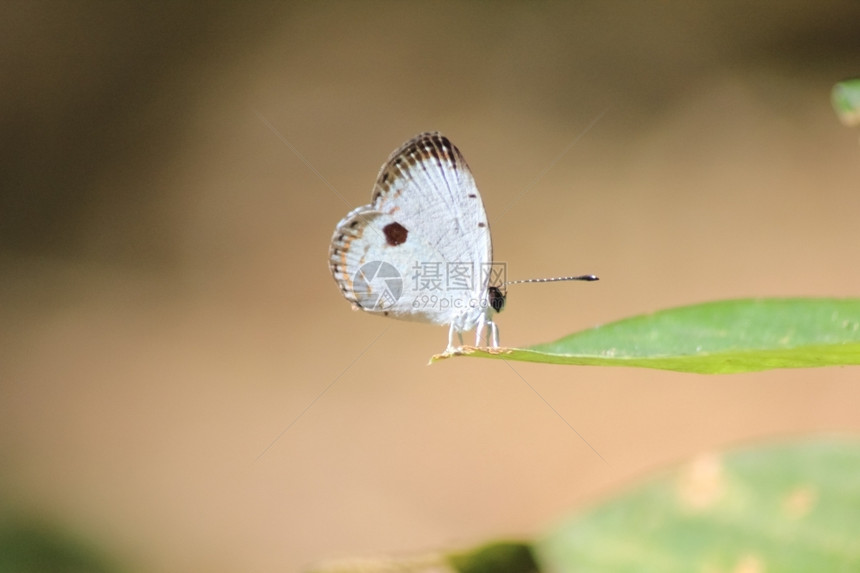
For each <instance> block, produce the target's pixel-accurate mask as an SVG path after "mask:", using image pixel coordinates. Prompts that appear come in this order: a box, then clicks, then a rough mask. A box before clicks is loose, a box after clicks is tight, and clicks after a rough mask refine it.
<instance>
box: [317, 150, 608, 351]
mask: <svg viewBox="0 0 860 573" xmlns="http://www.w3.org/2000/svg"><path fill="white" fill-rule="evenodd" d="M329 266H330V268H331V272H332V276H334V280H335V282H337V284H338V286H339V287H340V290H341V292H342V293H343V296H344V297H345V298H346V299H347V300H348V301H350V302H351V303H352V304H353V307H354V308H360V309H361V310H364V311H365V312H370V313H373V314H381V315H383V316H389V317H392V318H398V319H401V320H413V321H418V322H429V323H432V324H440V325H450V330H449V332H448V349H447V352H451V351H453V350H455V347H454V334H455V333H456V334H457V336H458V338H459V341H460V344H461V345H462V344H463V332H466V331H469V330H472V329H475V345H476V346H480V343H481V336H482V334H484V332H486V340H487V345H488V346H491V347H498V345H499V330H498V328H497V327H496V324H495V323H494V322H493V320H492V317H493V314H494V313H496V312H499V311H501V309H502V307H503V306H504V303H505V295H504V293H503V291H502V287H504V285H505V284H512V283H513V282H533V281H511V282H508V283H506V282H505V281H504V278H505V277H504V274H505V273H504V271H505V268H504V264H503V263H496V264H495V265H494V264H493V247H492V243H491V240H490V227H489V224H488V223H487V214H486V212H485V211H484V204H483V202H482V201H481V194H480V193H479V192H478V188H477V186H476V185H475V179H474V178H473V177H472V172H471V171H470V170H469V166H468V165H467V164H466V160H465V159H464V158H463V156H462V155H461V154H460V150H458V149H457V148H456V147H454V145H453V144H452V143H451V142H450V141H449V140H448V138H446V137H445V136H443V135H441V134H439V133H422V134H420V135H418V136H416V137H414V138H412V139H410V140H409V141H407V142H406V143H404V144H403V145H402V146H400V148H399V149H397V150H396V151H395V152H394V153H393V154H391V156H390V157H389V158H388V161H386V162H385V164H384V165H383V166H382V169H381V170H380V172H379V175H378V177H377V179H376V185H375V186H374V188H373V199H372V201H371V203H370V205H365V206H363V207H358V208H357V209H354V210H353V211H351V212H350V213H349V214H348V215H347V216H346V217H345V218H344V219H343V220H342V221H341V222H340V223H338V225H337V227H336V228H335V231H334V236H333V237H332V242H331V248H330V251H329ZM550 280H596V277H594V276H592V275H585V276H582V277H563V278H559V279H537V281H536V282H545V281H550ZM491 281H493V284H491Z"/></svg>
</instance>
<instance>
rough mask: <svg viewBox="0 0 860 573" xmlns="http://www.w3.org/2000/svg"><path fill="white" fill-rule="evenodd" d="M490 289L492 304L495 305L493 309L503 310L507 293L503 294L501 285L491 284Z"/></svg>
mask: <svg viewBox="0 0 860 573" xmlns="http://www.w3.org/2000/svg"><path fill="white" fill-rule="evenodd" d="M488 290H489V295H490V296H489V298H490V306H491V307H493V310H495V311H496V312H502V309H503V308H505V295H504V294H502V290H501V289H500V288H499V287H494V286H491V287H490V288H489V289H488Z"/></svg>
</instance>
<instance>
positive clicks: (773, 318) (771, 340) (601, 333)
mask: <svg viewBox="0 0 860 573" xmlns="http://www.w3.org/2000/svg"><path fill="white" fill-rule="evenodd" d="M462 354H463V355H466V356H478V357H485V358H496V359H504V360H519V361H525V362H544V363H550V364H573V365H594V366H636V367H643V368H658V369H662V370H674V371H678V372H696V373H701V374H730V373H738V372H755V371H759V370H770V369H774V368H810V367H818V366H837V365H854V364H860V299H805V298H798V299H745V300H729V301H719V302H709V303H704V304H698V305H693V306H685V307H680V308H674V309H670V310H664V311H660V312H655V313H653V314H646V315H642V316H636V317H633V318H628V319H624V320H620V321H618V322H614V323H611V324H607V325H603V326H598V327H595V328H592V329H589V330H585V331H582V332H578V333H575V334H571V335H569V336H566V337H564V338H562V339H560V340H557V341H555V342H550V343H547V344H538V345H535V346H531V347H528V348H500V349H494V350H488V349H479V348H471V347H467V348H465V349H463V351H462ZM445 357H447V355H440V356H436V357H434V358H433V360H437V359H440V358H445Z"/></svg>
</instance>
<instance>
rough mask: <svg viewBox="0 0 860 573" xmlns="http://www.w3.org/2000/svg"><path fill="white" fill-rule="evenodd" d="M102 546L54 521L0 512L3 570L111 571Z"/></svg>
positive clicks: (4, 572)
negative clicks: (97, 546) (53, 522)
mask: <svg viewBox="0 0 860 573" xmlns="http://www.w3.org/2000/svg"><path fill="white" fill-rule="evenodd" d="M118 570H119V569H118V568H117V567H116V565H115V564H114V563H113V562H112V561H111V560H109V559H108V557H107V556H106V555H105V554H103V553H102V552H101V551H100V550H99V549H97V548H96V547H95V546H93V545H91V544H90V543H88V542H86V541H84V540H82V539H80V538H78V537H77V536H76V535H73V534H72V533H70V532H68V531H66V530H63V529H61V528H59V527H58V526H57V525H55V524H51V523H47V522H44V521H41V520H37V519H33V518H28V517H23V516H21V515H18V514H8V513H5V512H0V573H111V572H115V571H118Z"/></svg>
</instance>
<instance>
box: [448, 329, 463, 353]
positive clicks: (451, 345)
mask: <svg viewBox="0 0 860 573" xmlns="http://www.w3.org/2000/svg"><path fill="white" fill-rule="evenodd" d="M455 332H456V333H457V338H459V339H460V346H459V347H457V346H454V333H455ZM462 347H463V333H462V332H460V330H458V329H457V326H456V325H455V324H454V323H451V328H450V330H448V348H446V349H445V352H446V353H447V352H454V351H455V350H457V348H462Z"/></svg>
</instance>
